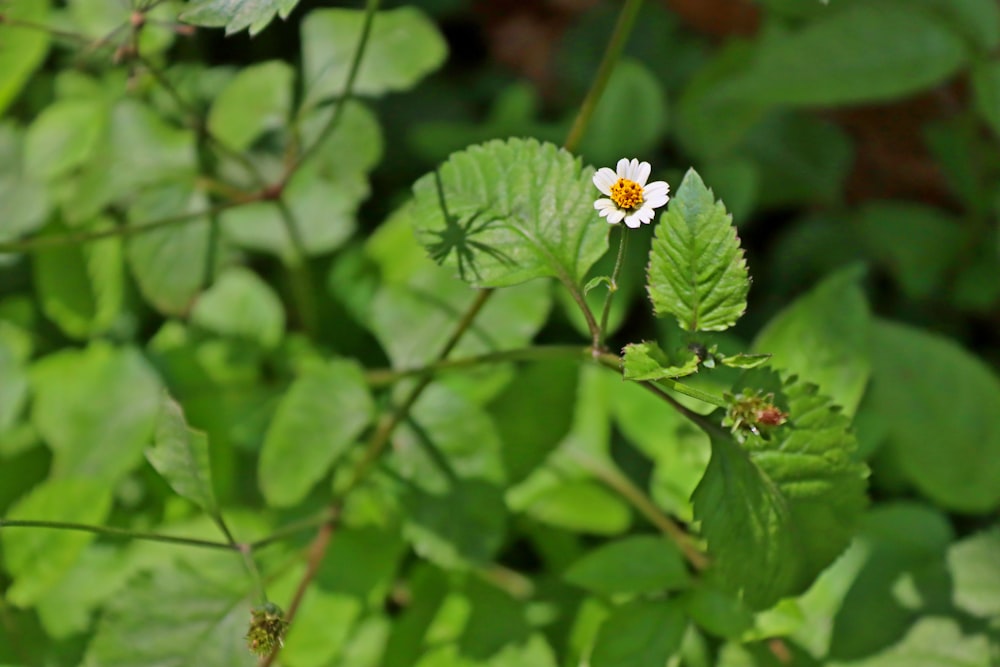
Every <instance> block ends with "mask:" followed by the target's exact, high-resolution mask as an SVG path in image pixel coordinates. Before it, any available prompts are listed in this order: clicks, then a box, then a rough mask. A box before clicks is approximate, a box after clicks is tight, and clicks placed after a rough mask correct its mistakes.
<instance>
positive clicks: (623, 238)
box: [594, 226, 628, 348]
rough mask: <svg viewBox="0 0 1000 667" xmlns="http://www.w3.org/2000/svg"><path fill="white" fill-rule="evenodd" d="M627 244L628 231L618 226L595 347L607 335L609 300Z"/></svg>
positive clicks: (616, 289)
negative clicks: (616, 243)
mask: <svg viewBox="0 0 1000 667" xmlns="http://www.w3.org/2000/svg"><path fill="white" fill-rule="evenodd" d="M627 245H628V232H627V231H626V229H625V227H621V226H620V237H619V239H618V258H617V259H616V260H615V268H614V271H612V272H611V284H610V285H608V293H607V296H605V297H604V309H603V310H602V311H601V328H600V336H599V337H598V339H597V341H596V343H597V344H596V345H595V346H594V347H595V348H600V347H601V345H603V344H604V337H605V336H607V335H608V315H610V314H611V301H612V299H614V296H615V292H617V291H618V276H619V275H620V274H621V271H622V264H624V263H625V246H627Z"/></svg>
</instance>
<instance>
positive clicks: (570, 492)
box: [525, 479, 632, 535]
mask: <svg viewBox="0 0 1000 667" xmlns="http://www.w3.org/2000/svg"><path fill="white" fill-rule="evenodd" d="M525 514H527V515H528V516H531V517H533V518H535V519H537V520H538V521H541V522H542V523H547V524H549V525H552V526H557V527H559V528H564V529H566V530H570V531H573V532H578V533H591V534H593V535H618V534H620V533H623V532H625V531H626V530H628V527H629V525H630V524H631V523H632V512H631V510H630V509H629V506H628V505H627V504H626V503H625V501H623V500H622V499H621V498H619V497H618V496H616V495H614V494H613V493H611V492H610V491H608V490H607V489H605V488H604V487H603V486H601V485H599V484H598V483H596V482H592V481H589V480H585V479H580V480H568V481H565V482H562V483H559V484H556V485H555V486H553V487H551V488H549V489H546V490H545V491H543V492H542V493H540V494H539V495H538V496H537V497H536V498H534V499H533V500H532V502H531V503H530V505H528V507H527V508H526V509H525Z"/></svg>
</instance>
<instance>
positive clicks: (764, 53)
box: [730, 3, 968, 106]
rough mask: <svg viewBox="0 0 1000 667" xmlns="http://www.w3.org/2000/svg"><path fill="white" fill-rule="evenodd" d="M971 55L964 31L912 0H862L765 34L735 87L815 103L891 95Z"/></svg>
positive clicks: (929, 80)
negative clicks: (879, 0) (789, 28)
mask: <svg viewBox="0 0 1000 667" xmlns="http://www.w3.org/2000/svg"><path fill="white" fill-rule="evenodd" d="M967 57H968V52H967V49H966V47H965V44H964V43H963V41H962V38H961V37H959V36H958V35H957V34H955V33H954V32H952V31H951V30H950V29H949V28H948V26H946V25H944V24H943V23H942V21H940V20H939V19H938V18H936V17H934V16H932V15H930V14H927V13H925V12H922V11H919V10H916V9H914V8H913V7H912V6H910V5H909V4H908V3H898V4H896V3H858V4H853V5H851V6H848V7H845V8H844V9H843V10H841V11H838V12H830V13H829V14H826V15H823V16H821V17H819V18H817V19H816V20H814V21H812V22H810V23H809V24H808V25H807V26H806V27H805V28H803V29H801V30H799V31H796V32H791V33H788V34H786V35H775V36H772V38H771V39H768V40H764V41H763V42H762V43H761V48H760V53H759V54H758V56H757V59H756V61H755V62H754V64H753V65H752V67H751V70H750V72H749V73H748V74H747V76H746V77H745V78H744V79H743V80H742V81H738V82H736V83H735V84H733V88H732V90H731V91H730V93H731V94H733V95H734V96H735V97H737V98H743V99H748V100H750V101H752V102H757V103H766V104H792V105H809V106H830V105H836V104H851V103H857V102H874V101H881V100H891V99H895V98H898V97H901V96H903V95H907V94H910V93H915V92H917V91H919V90H924V89H926V88H929V87H931V86H933V85H935V84H938V83H941V82H943V81H944V80H945V79H947V78H948V77H950V76H952V75H953V74H954V73H955V72H957V71H958V70H959V69H960V68H961V67H962V66H963V65H964V64H965V62H966V59H967Z"/></svg>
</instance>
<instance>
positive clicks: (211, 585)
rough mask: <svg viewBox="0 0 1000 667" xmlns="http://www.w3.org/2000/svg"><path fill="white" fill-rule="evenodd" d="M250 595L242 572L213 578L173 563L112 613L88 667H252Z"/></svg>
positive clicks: (123, 597) (146, 577)
mask: <svg viewBox="0 0 1000 667" xmlns="http://www.w3.org/2000/svg"><path fill="white" fill-rule="evenodd" d="M234 558H235V556H234ZM233 566H234V572H237V571H238V570H236V568H237V567H238V566H237V565H236V563H235V561H234V563H233ZM249 590H250V582H249V581H248V579H247V578H246V577H245V576H244V575H242V573H240V574H233V575H232V576H230V577H228V578H221V577H209V576H207V575H206V574H205V573H203V572H199V571H197V570H195V569H193V568H192V567H190V566H187V565H173V564H171V565H166V566H164V567H160V568H158V569H157V570H156V571H155V572H153V573H152V574H143V575H141V576H140V577H138V578H137V579H135V580H133V581H132V582H131V583H130V584H129V585H128V586H127V588H126V589H125V590H124V591H122V592H121V593H120V594H119V595H118V596H116V597H115V598H114V599H113V600H112V602H111V603H110V604H109V605H108V606H107V607H106V608H105V611H104V614H103V615H102V617H101V621H100V624H99V625H98V626H97V633H96V634H95V635H94V638H93V639H92V640H91V642H90V644H89V645H88V647H87V654H86V658H85V659H84V661H83V667H135V666H137V665H159V666H161V667H181V666H182V665H192V664H199V665H212V667H247V665H250V664H253V657H252V656H251V655H250V653H249V652H248V650H247V645H246V640H245V639H244V636H245V635H246V633H247V628H248V627H249V624H250V603H249V597H250V594H249ZM137 639H141V641H137Z"/></svg>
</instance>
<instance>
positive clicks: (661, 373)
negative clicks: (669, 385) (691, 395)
mask: <svg viewBox="0 0 1000 667" xmlns="http://www.w3.org/2000/svg"><path fill="white" fill-rule="evenodd" d="M677 356H678V357H679V358H677V359H671V358H670V357H669V356H668V355H667V353H666V352H664V351H663V350H662V349H661V348H660V346H659V345H657V344H656V343H652V342H646V343H629V344H628V345H626V346H625V350H624V355H623V361H622V369H623V371H624V376H625V379H626V380H635V381H637V382H639V381H643V380H652V381H656V380H663V379H665V378H679V377H684V376H685V375H691V374H692V373H697V372H698V364H699V362H700V360H699V359H698V355H697V354H695V353H694V351H693V350H684V351H683V352H682V353H680V354H679V355H677Z"/></svg>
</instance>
